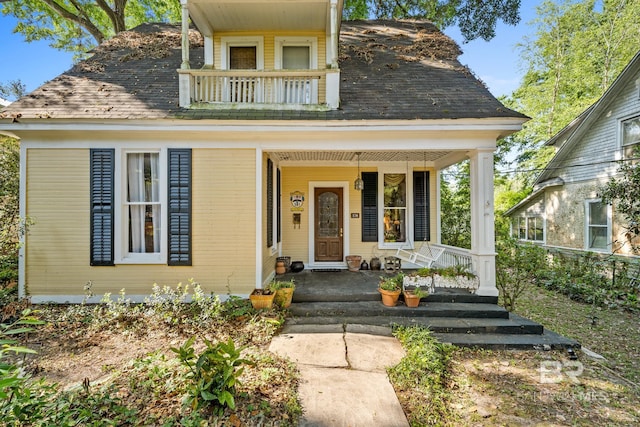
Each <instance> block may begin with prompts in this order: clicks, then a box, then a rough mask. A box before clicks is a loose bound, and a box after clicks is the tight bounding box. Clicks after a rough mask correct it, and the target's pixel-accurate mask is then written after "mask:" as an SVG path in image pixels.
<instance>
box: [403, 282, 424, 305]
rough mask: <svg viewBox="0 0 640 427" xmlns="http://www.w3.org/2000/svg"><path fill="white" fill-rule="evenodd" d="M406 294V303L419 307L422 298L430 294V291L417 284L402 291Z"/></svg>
mask: <svg viewBox="0 0 640 427" xmlns="http://www.w3.org/2000/svg"><path fill="white" fill-rule="evenodd" d="M402 295H403V296H404V303H405V304H406V306H407V307H417V306H418V305H420V300H421V299H422V298H426V297H428V296H429V292H427V291H425V290H423V289H422V288H421V287H420V286H416V287H415V288H413V289H405V290H404V291H403V292H402Z"/></svg>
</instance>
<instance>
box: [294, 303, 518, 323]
mask: <svg viewBox="0 0 640 427" xmlns="http://www.w3.org/2000/svg"><path fill="white" fill-rule="evenodd" d="M289 311H290V312H291V314H292V316H294V317H327V316H329V317H331V316H332V317H337V316H351V317H375V316H387V317H388V316H397V317H405V318H420V317H441V318H442V317H449V318H459V319H467V318H492V319H508V318H509V312H508V311H507V310H505V309H504V308H503V307H500V306H497V305H493V304H474V303H455V302H453V303H451V302H433V303H431V302H426V303H422V302H421V303H420V305H419V306H418V307H416V308H409V307H406V306H405V305H404V304H402V303H399V304H398V305H396V306H395V307H387V306H385V305H383V304H382V302H380V301H379V300H378V301H355V302H305V303H294V304H291V307H290V308H289Z"/></svg>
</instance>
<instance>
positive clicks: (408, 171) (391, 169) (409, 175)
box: [378, 165, 415, 249]
mask: <svg viewBox="0 0 640 427" xmlns="http://www.w3.org/2000/svg"><path fill="white" fill-rule="evenodd" d="M385 174H403V175H404V176H405V182H406V189H405V192H406V200H405V221H406V224H405V234H406V236H407V237H406V239H405V240H404V241H403V242H385V241H384V227H382V226H381V224H380V223H379V224H378V248H379V249H398V248H413V247H414V245H415V242H414V241H413V237H414V234H413V233H414V229H413V212H414V205H413V203H414V201H413V196H414V195H413V167H411V168H409V167H408V166H407V165H396V166H393V165H390V166H386V167H382V168H378V221H381V220H382V218H384V209H385V206H384V176H385Z"/></svg>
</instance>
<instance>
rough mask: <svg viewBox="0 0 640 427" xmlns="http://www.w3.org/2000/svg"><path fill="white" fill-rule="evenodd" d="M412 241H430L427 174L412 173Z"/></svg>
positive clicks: (425, 172)
mask: <svg viewBox="0 0 640 427" xmlns="http://www.w3.org/2000/svg"><path fill="white" fill-rule="evenodd" d="M413 205H414V209H413V223H414V231H413V239H414V241H415V242H418V241H426V240H431V238H430V235H429V172H427V171H424V172H414V173H413Z"/></svg>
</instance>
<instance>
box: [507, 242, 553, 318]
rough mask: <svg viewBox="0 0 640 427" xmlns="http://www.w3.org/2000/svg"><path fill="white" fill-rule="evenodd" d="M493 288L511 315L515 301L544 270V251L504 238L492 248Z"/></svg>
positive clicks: (537, 247) (528, 244) (531, 245)
mask: <svg viewBox="0 0 640 427" xmlns="http://www.w3.org/2000/svg"><path fill="white" fill-rule="evenodd" d="M496 249H497V252H498V255H497V256H496V287H497V288H498V290H499V291H500V298H501V300H502V304H503V306H504V307H505V308H506V309H507V310H509V311H513V310H514V309H515V306H516V302H517V301H518V298H520V297H521V296H522V294H523V293H524V292H525V290H526V289H527V288H529V287H531V286H533V285H534V284H535V283H536V281H537V280H538V279H539V277H540V275H541V274H543V272H544V271H545V269H546V257H547V254H546V251H545V250H544V249H542V248H541V247H539V246H536V245H533V244H531V243H519V242H517V241H516V240H515V239H512V238H507V239H504V240H500V241H498V243H497V244H496Z"/></svg>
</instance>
